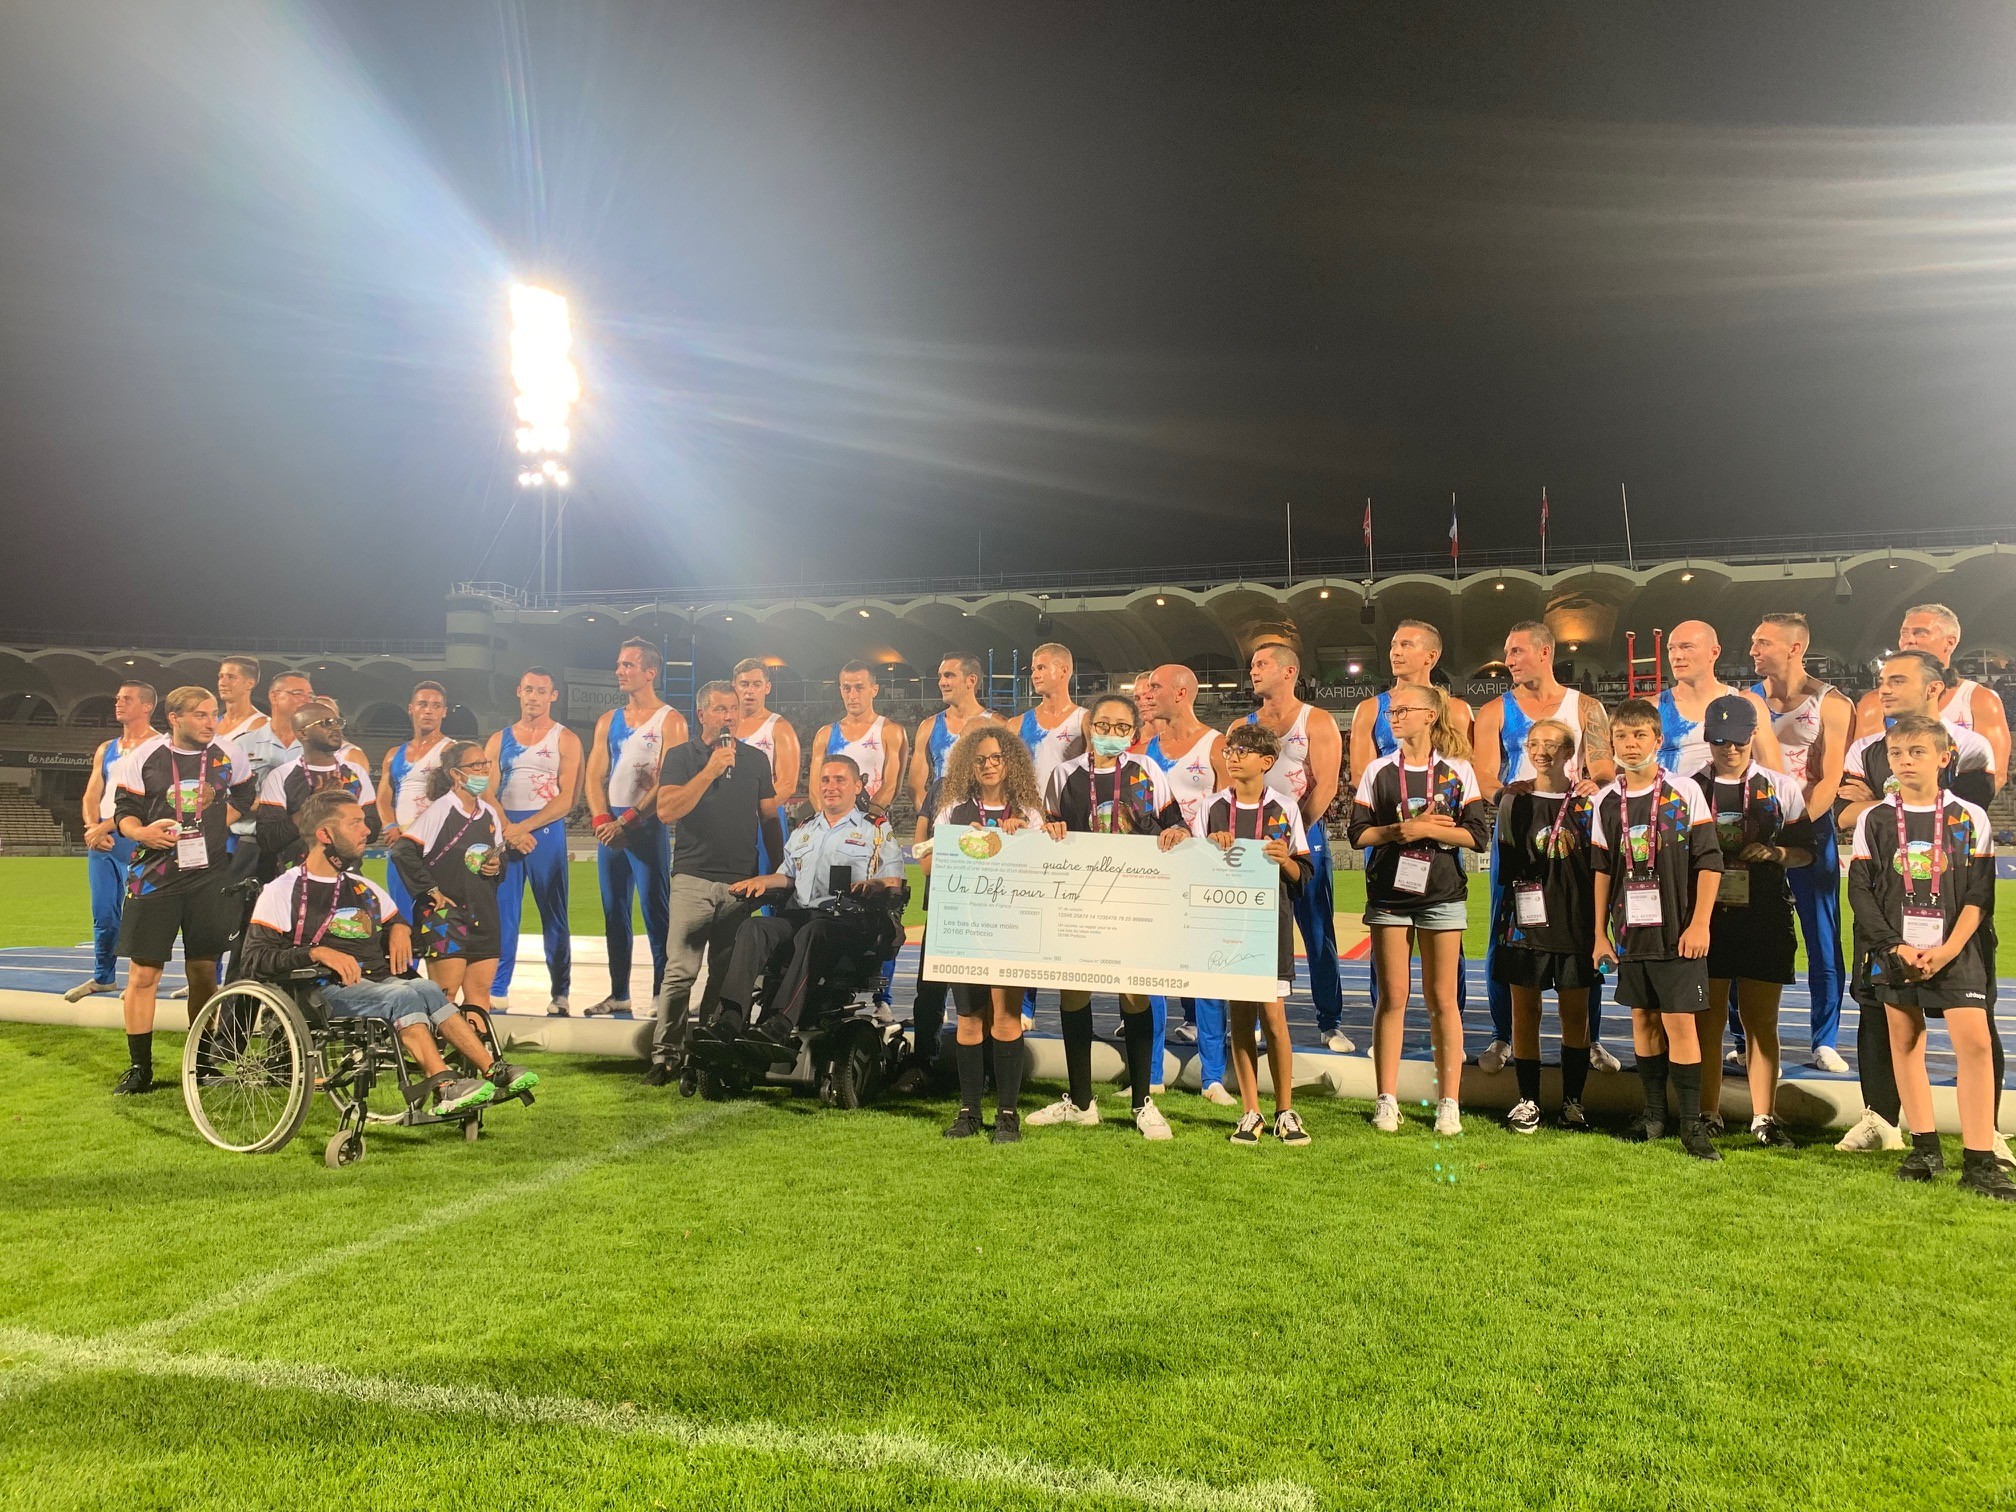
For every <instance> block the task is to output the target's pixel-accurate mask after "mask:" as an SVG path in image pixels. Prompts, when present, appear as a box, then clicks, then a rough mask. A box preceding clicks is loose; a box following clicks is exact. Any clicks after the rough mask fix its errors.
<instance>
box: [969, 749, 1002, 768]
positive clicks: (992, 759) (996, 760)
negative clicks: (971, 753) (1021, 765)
mask: <svg viewBox="0 0 2016 1512" xmlns="http://www.w3.org/2000/svg"><path fill="white" fill-rule="evenodd" d="M1007 764H1008V758H1007V757H1006V756H1003V755H1002V754H1001V753H1000V752H999V751H985V752H982V753H981V754H980V755H978V756H975V757H974V758H973V765H975V766H976V767H983V766H1006V765H1007Z"/></svg>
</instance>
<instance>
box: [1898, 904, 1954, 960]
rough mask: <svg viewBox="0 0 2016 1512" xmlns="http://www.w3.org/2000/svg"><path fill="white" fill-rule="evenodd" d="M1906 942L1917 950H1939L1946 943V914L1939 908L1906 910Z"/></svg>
mask: <svg viewBox="0 0 2016 1512" xmlns="http://www.w3.org/2000/svg"><path fill="white" fill-rule="evenodd" d="M1904 943H1905V944H1906V945H1909V946H1911V947H1912V948H1913V949H1915V950H1937V949H1938V948H1939V947H1940V946H1941V945H1944V944H1945V943H1946V914H1945V912H1944V910H1942V909H1937V908H1906V909H1905V910H1904Z"/></svg>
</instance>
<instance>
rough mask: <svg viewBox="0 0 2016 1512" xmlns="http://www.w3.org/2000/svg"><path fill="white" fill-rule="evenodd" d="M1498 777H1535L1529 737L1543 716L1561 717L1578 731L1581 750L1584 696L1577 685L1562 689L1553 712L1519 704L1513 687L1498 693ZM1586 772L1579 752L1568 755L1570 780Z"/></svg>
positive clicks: (1506, 779)
mask: <svg viewBox="0 0 2016 1512" xmlns="http://www.w3.org/2000/svg"><path fill="white" fill-rule="evenodd" d="M1498 703H1499V708H1500V712H1499V716H1498V780H1499V781H1500V782H1501V783H1504V782H1525V781H1529V780H1530V779H1531V778H1532V776H1533V763H1532V761H1531V760H1530V759H1529V758H1528V757H1527V755H1526V737H1527V736H1528V735H1530V734H1532V733H1533V726H1534V725H1535V724H1537V723H1538V722H1539V721H1540V720H1542V719H1554V720H1559V721H1560V722H1561V723H1562V724H1565V725H1566V726H1568V728H1569V729H1571V730H1573V731H1574V732H1575V744H1576V747H1577V749H1578V751H1579V749H1580V747H1581V744H1582V695H1581V694H1580V693H1578V692H1576V691H1575V690H1574V689H1573V688H1564V689H1562V691H1561V702H1560V703H1559V704H1558V705H1556V706H1555V709H1554V712H1553V713H1552V714H1541V715H1533V714H1528V713H1527V712H1526V711H1525V710H1524V709H1522V708H1521V707H1520V706H1519V700H1518V699H1517V698H1514V697H1513V696H1512V692H1511V690H1510V689H1507V690H1506V691H1505V692H1503V693H1501V694H1499V695H1498ZM1581 775H1582V758H1581V756H1580V755H1579V754H1578V755H1575V756H1571V757H1569V758H1568V776H1569V778H1570V780H1571V781H1572V780H1574V779H1577V778H1580V777H1581Z"/></svg>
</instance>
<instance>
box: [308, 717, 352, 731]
mask: <svg viewBox="0 0 2016 1512" xmlns="http://www.w3.org/2000/svg"><path fill="white" fill-rule="evenodd" d="M325 724H326V725H334V726H336V728H337V729H339V730H340V729H342V728H343V717H342V716H341V715H340V714H324V715H323V716H322V717H321V718H319V719H311V720H309V721H307V722H306V723H305V724H303V725H302V726H301V728H302V729H304V730H312V729H314V728H315V726H317V725H325Z"/></svg>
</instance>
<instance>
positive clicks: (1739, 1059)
mask: <svg viewBox="0 0 2016 1512" xmlns="http://www.w3.org/2000/svg"><path fill="white" fill-rule="evenodd" d="M1749 1069H1750V1068H1749V1064H1748V1062H1746V1061H1745V1060H1744V1058H1743V1052H1742V1051H1741V1050H1738V1049H1737V1048H1736V1047H1735V1046H1734V1045H1731V1046H1730V1047H1729V1048H1728V1049H1727V1050H1724V1051H1723V1052H1722V1071H1723V1074H1724V1075H1725V1076H1742V1075H1744V1074H1745V1073H1747V1072H1748V1070H1749Z"/></svg>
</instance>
